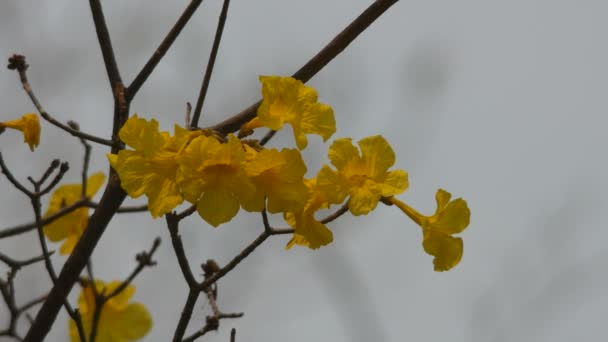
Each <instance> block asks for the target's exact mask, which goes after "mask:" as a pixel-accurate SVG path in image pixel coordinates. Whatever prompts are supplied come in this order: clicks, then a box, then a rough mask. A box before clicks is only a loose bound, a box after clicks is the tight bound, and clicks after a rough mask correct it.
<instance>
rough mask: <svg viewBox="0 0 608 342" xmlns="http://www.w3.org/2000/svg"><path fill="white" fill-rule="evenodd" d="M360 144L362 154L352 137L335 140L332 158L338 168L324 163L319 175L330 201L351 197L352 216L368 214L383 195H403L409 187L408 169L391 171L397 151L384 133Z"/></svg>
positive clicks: (366, 139) (318, 182)
mask: <svg viewBox="0 0 608 342" xmlns="http://www.w3.org/2000/svg"><path fill="white" fill-rule="evenodd" d="M358 144H359V148H360V149H361V153H359V150H357V148H356V147H355V146H353V144H352V141H351V139H350V138H342V139H337V140H336V141H334V142H333V144H331V146H330V147H329V160H330V161H331V163H332V164H333V165H334V166H335V167H336V170H333V169H331V168H330V167H329V166H327V165H324V166H323V167H322V168H321V170H320V171H319V173H318V175H317V186H318V187H319V189H320V190H321V191H322V192H323V193H324V194H325V196H326V197H327V198H328V199H329V200H330V202H331V203H342V202H344V200H345V199H346V197H347V196H350V200H349V204H348V206H349V209H350V212H351V213H352V214H353V215H362V214H367V213H369V212H370V211H372V210H373V209H374V208H376V205H377V204H378V201H379V200H380V198H381V197H390V196H393V195H397V194H400V193H402V192H404V191H405V190H406V189H407V187H408V180H407V173H406V172H405V171H403V170H393V171H388V169H389V168H390V167H391V166H393V164H394V163H395V152H393V149H392V148H391V146H390V145H389V144H388V142H387V141H386V140H385V139H384V138H383V137H382V136H381V135H375V136H371V137H368V138H365V139H362V140H360V141H359V143H358Z"/></svg>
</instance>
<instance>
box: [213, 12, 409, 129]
mask: <svg viewBox="0 0 608 342" xmlns="http://www.w3.org/2000/svg"><path fill="white" fill-rule="evenodd" d="M397 1H398V0H376V1H374V3H373V4H371V5H370V6H369V7H368V8H367V9H366V10H365V11H363V13H361V15H359V16H358V17H357V18H356V19H355V20H354V21H353V22H352V23H350V24H349V25H348V26H347V27H346V28H345V29H344V30H343V31H342V32H340V33H339V34H338V35H337V36H336V37H335V38H334V39H333V40H332V41H331V42H329V44H327V45H326V46H325V47H324V48H323V49H322V50H321V51H319V53H317V54H316V55H315V56H314V57H313V58H311V59H310V60H309V61H308V62H307V63H306V64H305V65H304V66H302V67H301V68H300V70H298V71H297V72H296V73H295V74H293V77H294V78H296V79H298V80H300V81H302V82H304V83H306V82H308V81H309V80H310V79H311V78H312V77H313V76H314V75H316V74H317V73H318V72H319V71H320V70H321V69H323V67H324V66H325V65H327V64H328V63H329V62H330V61H331V60H332V59H334V58H335V57H336V56H337V55H338V54H340V52H342V51H343V50H344V49H345V48H346V47H347V46H348V45H349V44H350V43H352V42H353V40H355V38H357V36H359V34H361V32H363V31H364V30H365V29H366V28H368V27H369V25H371V24H372V23H373V22H374V21H375V20H376V19H378V17H380V15H382V14H383V13H384V12H385V11H386V10H388V9H389V8H390V7H391V6H392V5H394V4H395V3H396V2H397ZM260 103H262V101H258V102H256V103H254V104H252V105H251V106H249V107H247V108H246V109H245V110H243V111H241V112H240V113H238V114H236V115H234V116H232V117H230V118H228V119H226V120H224V121H222V122H220V123H219V124H216V125H214V126H211V127H209V128H210V129H214V130H216V131H218V132H220V133H222V134H224V135H225V134H228V133H231V132H235V131H237V130H238V129H239V128H240V127H241V126H242V125H243V124H244V123H246V122H248V121H250V120H251V119H253V118H254V117H255V116H256V112H257V109H258V107H259V106H260Z"/></svg>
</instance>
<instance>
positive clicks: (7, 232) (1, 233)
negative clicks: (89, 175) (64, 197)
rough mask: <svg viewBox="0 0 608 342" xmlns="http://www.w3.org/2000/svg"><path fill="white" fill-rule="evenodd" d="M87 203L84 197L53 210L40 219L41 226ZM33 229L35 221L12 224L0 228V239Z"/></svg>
mask: <svg viewBox="0 0 608 342" xmlns="http://www.w3.org/2000/svg"><path fill="white" fill-rule="evenodd" d="M87 203H88V201H87V200H86V199H81V200H78V201H76V202H74V203H72V204H70V205H68V206H66V207H64V208H61V210H59V211H57V212H55V213H54V214H52V215H49V216H46V217H44V218H43V219H42V221H41V223H42V225H43V226H45V225H47V224H49V223H51V222H53V221H55V220H56V219H58V218H60V217H62V216H64V215H67V214H69V213H71V212H72V211H74V210H76V209H78V208H82V207H84V206H87ZM34 229H36V222H31V223H26V224H21V225H18V226H14V227H10V228H6V229H3V230H0V239H2V238H6V237H9V236H14V235H19V234H23V233H27V232H29V231H31V230H34Z"/></svg>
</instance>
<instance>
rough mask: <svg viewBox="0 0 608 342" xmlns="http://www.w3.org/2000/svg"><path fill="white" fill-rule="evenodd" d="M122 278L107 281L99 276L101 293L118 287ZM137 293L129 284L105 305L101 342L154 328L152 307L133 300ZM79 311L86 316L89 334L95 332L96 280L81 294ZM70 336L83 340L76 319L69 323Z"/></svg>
mask: <svg viewBox="0 0 608 342" xmlns="http://www.w3.org/2000/svg"><path fill="white" fill-rule="evenodd" d="M120 284H121V282H119V281H113V282H111V283H109V284H107V285H105V284H104V283H103V282H102V281H99V280H95V285H94V286H95V287H96V289H97V291H98V293H101V292H102V291H104V289H105V291H104V293H105V294H106V295H107V294H109V293H111V292H112V291H114V290H115V289H116V288H117V287H118V286H120ZM134 293H135V287H134V286H133V285H129V286H127V287H126V288H125V289H124V290H123V291H122V292H120V293H119V294H118V295H116V297H113V298H111V299H109V300H108V301H107V302H106V303H105V304H104V306H103V307H102V309H101V315H100V317H99V321H98V323H97V324H98V325H97V335H96V338H95V341H97V342H128V341H132V340H138V339H140V338H142V337H144V336H145V335H146V334H147V333H148V332H149V331H150V329H151V328H152V318H151V317H150V313H149V312H148V309H146V307H145V306H144V305H143V304H141V303H129V299H131V297H132V296H133V294H134ZM78 311H79V312H80V315H81V317H82V325H83V328H84V332H85V335H86V337H87V338H88V337H89V335H90V333H91V328H92V324H93V314H94V312H95V294H94V292H93V288H92V284H88V285H87V286H85V287H83V289H82V291H81V292H80V297H79V298H78ZM69 330H70V339H71V341H72V342H79V341H80V337H79V335H78V329H77V327H76V324H75V323H74V321H73V320H70V323H69Z"/></svg>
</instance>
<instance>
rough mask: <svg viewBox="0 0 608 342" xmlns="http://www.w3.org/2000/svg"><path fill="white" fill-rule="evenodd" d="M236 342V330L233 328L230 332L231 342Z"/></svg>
mask: <svg viewBox="0 0 608 342" xmlns="http://www.w3.org/2000/svg"><path fill="white" fill-rule="evenodd" d="M235 341H236V329H234V328H232V330H230V342H235Z"/></svg>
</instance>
